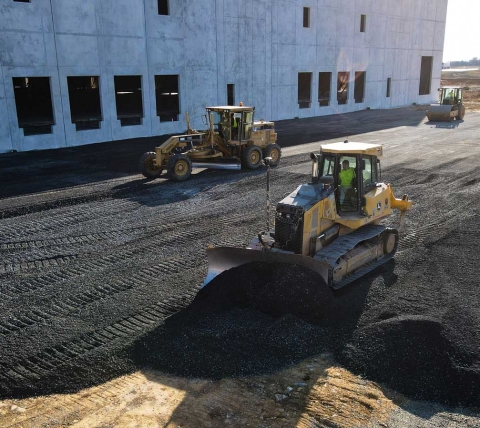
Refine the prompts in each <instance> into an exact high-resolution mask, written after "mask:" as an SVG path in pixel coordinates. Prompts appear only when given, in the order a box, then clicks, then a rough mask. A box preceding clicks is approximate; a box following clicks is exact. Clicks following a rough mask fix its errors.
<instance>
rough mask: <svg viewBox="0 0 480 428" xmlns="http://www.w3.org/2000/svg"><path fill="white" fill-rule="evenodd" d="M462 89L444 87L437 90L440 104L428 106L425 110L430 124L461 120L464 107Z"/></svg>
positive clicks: (463, 114)
mask: <svg viewBox="0 0 480 428" xmlns="http://www.w3.org/2000/svg"><path fill="white" fill-rule="evenodd" d="M462 89H466V88H462V87H460V86H445V87H442V88H439V89H438V90H439V92H440V102H439V103H438V104H430V106H429V107H428V109H427V118H428V120H429V121H431V122H436V121H451V120H453V119H457V120H463V117H464V116H465V106H464V105H463V102H462Z"/></svg>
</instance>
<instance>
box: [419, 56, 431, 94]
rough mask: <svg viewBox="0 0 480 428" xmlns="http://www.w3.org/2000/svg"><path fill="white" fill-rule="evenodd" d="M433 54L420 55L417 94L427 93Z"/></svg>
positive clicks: (428, 91)
mask: <svg viewBox="0 0 480 428" xmlns="http://www.w3.org/2000/svg"><path fill="white" fill-rule="evenodd" d="M432 64H433V56H422V66H421V70H420V86H419V89H418V95H428V94H429V93H430V86H431V80H432Z"/></svg>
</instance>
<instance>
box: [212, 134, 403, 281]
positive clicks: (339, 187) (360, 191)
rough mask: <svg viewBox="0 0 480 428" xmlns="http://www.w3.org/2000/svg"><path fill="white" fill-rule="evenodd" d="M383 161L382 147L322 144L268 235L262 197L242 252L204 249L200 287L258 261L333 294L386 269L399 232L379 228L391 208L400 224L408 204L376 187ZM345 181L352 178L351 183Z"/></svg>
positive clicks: (383, 186) (280, 208)
mask: <svg viewBox="0 0 480 428" xmlns="http://www.w3.org/2000/svg"><path fill="white" fill-rule="evenodd" d="M382 154H383V149H382V146H381V145H378V144H368V143H354V142H348V141H345V142H344V143H342V142H340V143H333V144H325V145H322V146H321V151H320V153H311V154H310V157H311V159H312V176H311V182H310V183H306V184H302V185H300V186H298V187H297V188H296V189H295V191H293V192H292V193H290V194H289V195H288V196H286V197H284V198H283V199H282V200H281V201H280V202H279V203H278V204H277V206H276V212H275V225H274V229H273V230H270V226H269V225H270V223H269V219H270V213H269V206H270V204H269V196H268V191H267V230H266V231H264V232H261V233H259V234H258V237H256V238H254V239H253V240H252V241H251V242H250V244H249V245H248V246H247V248H246V249H241V248H232V247H216V248H215V247H211V248H208V249H207V255H208V262H209V269H208V273H207V277H206V279H205V282H204V285H206V284H208V283H209V282H210V281H211V280H212V279H213V278H215V277H216V276H217V275H218V274H220V273H221V272H223V271H225V270H228V269H231V268H233V267H236V266H240V265H243V264H245V263H249V262H253V261H264V262H278V263H289V264H294V265H300V266H304V267H306V268H308V269H311V270H313V271H315V272H317V273H318V274H319V275H320V276H321V277H322V278H323V280H324V281H325V283H326V284H327V285H328V286H330V287H331V288H333V289H340V288H342V287H344V286H345V285H347V284H349V283H351V282H352V281H354V280H356V279H357V278H360V277H361V276H363V275H365V274H366V273H368V272H370V271H372V270H373V269H375V268H376V267H377V266H380V265H381V264H383V263H386V262H387V261H388V260H390V259H391V258H392V257H393V256H394V254H395V252H396V250H397V246H398V231H397V230H396V229H394V228H390V227H386V226H383V225H381V224H380V222H381V220H383V219H385V218H386V217H387V216H389V215H390V213H391V212H392V210H393V209H398V210H400V212H401V215H400V223H401V222H402V220H403V217H404V215H405V212H406V211H407V210H410V209H411V207H412V201H410V200H409V199H408V196H407V195H403V197H402V198H401V199H397V198H395V196H394V193H393V190H392V188H391V186H390V184H387V183H382V182H381V170H380V157H381V156H382ZM265 162H266V163H268V159H266V160H265ZM268 176H269V173H268V172H267V189H268V188H269V184H268ZM345 176H347V177H351V182H350V183H348V182H345V180H343V179H342V177H345Z"/></svg>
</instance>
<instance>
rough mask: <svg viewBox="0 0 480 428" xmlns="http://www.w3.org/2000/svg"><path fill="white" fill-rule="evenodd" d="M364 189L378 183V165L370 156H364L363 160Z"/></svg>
mask: <svg viewBox="0 0 480 428" xmlns="http://www.w3.org/2000/svg"><path fill="white" fill-rule="evenodd" d="M362 180H363V188H364V189H365V188H367V187H371V186H373V185H374V184H375V183H376V182H377V181H378V178H377V163H376V162H375V159H374V158H372V157H370V156H364V157H363V160H362Z"/></svg>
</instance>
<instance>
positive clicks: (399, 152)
mask: <svg viewBox="0 0 480 428" xmlns="http://www.w3.org/2000/svg"><path fill="white" fill-rule="evenodd" d="M423 119H424V112H422V111H416V110H414V109H399V110H394V111H366V112H359V113H356V114H352V115H345V116H340V117H337V118H334V117H327V118H315V119H307V120H305V121H304V120H301V121H300V120H297V121H285V122H283V123H279V125H278V132H279V135H280V136H281V141H280V143H281V144H282V146H283V147H285V150H284V153H285V154H286V156H285V157H284V159H283V160H282V163H281V165H280V166H279V167H278V168H276V169H275V170H274V171H273V174H272V186H271V187H272V199H273V200H274V201H275V200H279V199H280V198H281V197H282V196H283V195H284V193H285V192H287V191H291V190H293V189H294V187H295V186H296V185H298V184H300V183H302V182H305V181H306V180H308V175H309V173H310V164H309V162H308V160H307V159H308V152H309V151H310V150H313V149H314V148H315V147H317V146H318V143H315V144H307V143H309V142H312V141H318V140H320V139H322V140H326V139H327V138H342V139H343V137H344V134H345V133H346V132H347V131H346V130H348V133H349V134H351V135H355V134H359V135H355V136H354V137H351V140H352V141H353V140H356V141H365V142H381V143H382V144H384V146H385V159H384V161H383V163H382V174H383V178H384V180H385V181H388V182H391V183H392V184H393V188H394V190H395V191H396V193H397V194H399V195H401V194H403V193H408V194H409V195H410V197H411V198H412V199H413V200H414V201H415V207H414V209H413V210H412V211H411V212H409V213H408V214H407V218H406V225H405V228H404V231H403V232H402V233H401V238H400V240H401V242H400V245H399V251H398V253H397V255H396V257H395V260H394V261H393V262H391V263H389V264H387V265H386V266H384V267H382V268H381V269H378V270H377V271H375V272H374V273H372V274H371V275H369V276H367V277H365V278H364V279H362V280H361V281H358V282H357V283H356V284H354V285H355V286H354V287H351V288H350V289H349V290H347V292H346V293H343V294H342V295H340V296H331V295H329V294H328V293H327V292H328V290H325V289H324V288H322V287H318V290H316V289H315V286H314V284H315V283H318V281H317V282H315V281H316V279H315V278H314V276H312V274H310V273H309V272H305V271H304V270H303V269H301V268H296V269H297V270H295V271H291V272H290V273H289V272H287V270H285V269H284V268H281V269H279V270H278V271H272V269H271V267H269V266H250V267H249V268H244V271H243V272H242V276H240V275H239V274H238V272H237V274H234V273H230V275H233V276H228V275H227V278H226V280H225V278H223V279H222V278H221V277H219V278H218V280H217V281H216V282H215V284H214V283H213V282H212V283H211V284H210V286H211V287H209V288H211V291H210V293H207V295H205V293H203V296H202V295H200V296H199V297H198V298H197V300H195V301H194V302H193V304H192V301H193V300H194V298H195V296H196V295H197V291H198V287H199V285H200V284H201V283H202V281H203V278H204V276H205V273H206V255H205V251H204V249H205V247H206V246H207V245H208V244H210V243H213V244H216V245H231V246H244V245H245V244H246V243H247V242H248V241H249V239H250V238H251V237H252V236H254V235H255V234H256V233H257V231H259V230H261V229H262V228H263V227H264V223H265V220H264V175H263V174H264V173H263V172H262V171H256V172H243V171H242V172H230V171H204V172H200V173H198V174H195V175H194V177H192V179H191V180H189V181H188V182H186V183H170V182H168V181H166V180H164V179H158V180H154V181H145V180H143V179H142V178H141V176H139V175H135V172H134V171H135V168H136V166H135V165H136V163H137V160H138V158H139V156H140V155H141V153H142V152H143V151H146V150H150V149H151V148H152V145H155V143H154V142H153V143H152V141H151V140H150V141H147V140H139V141H130V142H122V143H118V144H117V145H115V146H114V145H112V144H108V145H105V146H100V147H98V146H97V147H83V148H78V149H65V150H59V151H53V152H39V153H26V154H8V155H4V156H0V167H1V168H0V181H1V182H2V184H3V185H2V187H1V188H0V197H1V199H0V218H2V220H0V256H1V259H0V298H1V299H0V309H1V310H0V354H1V355H0V357H1V358H0V396H1V397H10V398H11V397H21V396H32V395H40V394H46V393H53V392H60V393H62V392H67V391H76V390H78V389H80V388H83V387H86V386H91V385H96V384H99V383H102V382H104V381H106V380H108V379H111V378H113V377H115V376H118V375H120V374H124V373H129V372H131V371H134V370H137V369H138V367H143V366H144V365H150V366H154V367H158V368H162V369H163V370H165V371H167V372H172V373H177V374H182V375H188V376H193V377H197V376H198V377H202V376H205V377H212V378H218V377H221V376H224V375H231V376H237V375H245V374H250V373H260V372H266V371H268V370H277V369H280V368H281V367H286V366H289V365H291V364H294V363H295V362H297V361H300V360H301V359H303V358H305V357H307V356H310V355H315V354H317V353H319V352H326V351H332V352H333V353H334V354H335V356H336V357H337V358H338V359H339V361H341V362H342V363H343V364H345V365H346V366H347V367H348V368H350V369H352V370H354V372H355V373H358V374H363V375H365V376H367V378H368V379H370V380H374V381H380V382H385V383H386V384H387V385H388V386H389V387H391V388H393V389H396V390H398V391H400V392H403V393H405V394H406V395H407V396H409V397H411V398H421V399H423V400H432V401H438V402H439V403H446V404H462V405H466V406H476V405H478V403H479V402H480V400H479V397H480V396H479V389H478V385H479V384H480V353H479V349H480V309H479V304H478V302H479V296H480V291H479V289H478V277H479V272H478V271H479V260H478V258H479V254H480V253H479V251H478V242H479V238H478V236H479V235H478V232H479V230H478V227H479V226H478V208H479V204H480V203H479V200H480V199H479V195H478V194H479V192H480V180H479V179H478V172H477V171H478V168H479V167H480V160H479V159H480V156H479V154H480V153H479V152H480V149H479V147H480V146H479V144H478V143H479V136H478V128H479V126H480V115H479V114H475V113H467V115H466V117H465V121H462V122H452V123H444V124H440V123H439V124H432V123H428V124H426V123H424V122H423ZM304 129H308V132H304ZM322 130H323V131H324V133H323V134H322ZM360 134H361V135H360ZM282 140H283V141H282ZM300 144H304V145H300ZM113 147H115V153H114V154H112V155H111V154H109V152H108V150H113ZM287 155H288V156H287ZM132 174H133V175H132ZM395 221H396V216H392V218H391V219H389V221H388V223H392V224H393V223H394V222H395ZM245 269H246V270H245ZM249 277H250V278H251V280H248V281H247V278H249ZM272 278H273V279H280V280H281V281H282V282H281V283H282V285H285V287H288V288H287V289H288V290H290V289H292V290H294V291H295V293H292V294H285V293H284V294H282V293H279V290H282V288H276V287H278V281H277V282H276V281H272ZM235 281H236V282H235ZM249 281H251V282H249ZM220 282H222V284H220ZM249 284H250V285H249ZM269 284H270V285H269ZM224 285H226V286H230V287H233V288H236V289H241V291H242V293H241V296H247V297H248V298H247V299H245V298H244V297H243V298H242V299H238V300H235V299H233V300H229V299H227V298H226V296H225V295H224V293H223V292H222V291H219V289H222V288H223V287H222V286H224ZM254 285H258V286H260V285H266V286H268V285H269V286H270V287H271V288H270V289H269V292H268V294H267V296H269V297H275V299H276V300H275V301H273V300H272V299H270V298H269V299H260V298H259V299H257V298H255V297H259V295H257V294H256V293H255V292H252V290H253V288H252V287H253V286H254ZM297 290H309V291H310V292H311V291H315V292H316V293H317V294H318V295H315V296H314V297H313V298H310V296H311V293H310V294H309V295H308V296H309V297H308V298H304V299H303V300H302V299H298V296H299V295H298V293H296V291H297ZM293 296H295V297H296V298H297V300H294V299H293ZM261 297H266V295H262V296H261ZM225 299H227V300H228V306H225V305H223V302H225ZM265 301H267V302H268V303H269V304H268V305H266V306H265V305H264V304H263V303H262V302H265ZM317 302H318V303H320V302H322V304H321V305H320V304H319V305H317ZM222 305H223V306H222ZM314 307H316V308H320V309H318V310H312V308H314ZM173 314H175V315H174V316H173V317H172V316H171V315H173ZM168 317H170V318H169V320H168V322H165V320H166V319H167V318H168Z"/></svg>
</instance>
